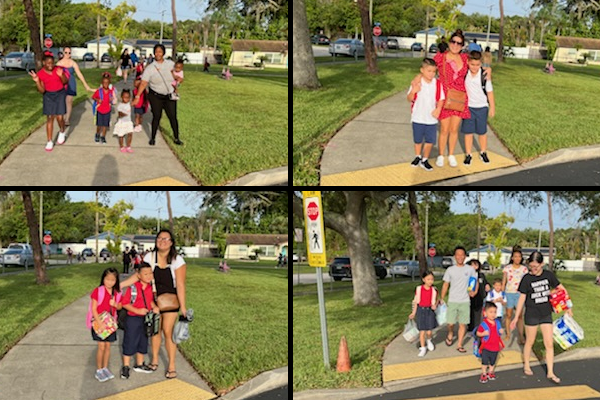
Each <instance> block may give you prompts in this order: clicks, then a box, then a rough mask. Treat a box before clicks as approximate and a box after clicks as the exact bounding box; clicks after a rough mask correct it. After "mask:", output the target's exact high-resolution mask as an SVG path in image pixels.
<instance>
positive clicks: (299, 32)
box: [292, 0, 321, 89]
mask: <svg viewBox="0 0 600 400" xmlns="http://www.w3.org/2000/svg"><path fill="white" fill-rule="evenodd" d="M293 36H294V42H293V43H294V46H293V52H294V56H293V57H292V58H293V61H294V66H293V68H294V74H293V76H294V88H299V89H318V88H320V87H321V83H320V82H319V78H318V77H317V68H316V67H315V59H314V57H313V52H312V45H311V43H310V36H309V32H308V21H307V18H306V5H305V2H304V0H296V1H294V32H293Z"/></svg>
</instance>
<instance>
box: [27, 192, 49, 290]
mask: <svg viewBox="0 0 600 400" xmlns="http://www.w3.org/2000/svg"><path fill="white" fill-rule="evenodd" d="M21 194H22V196H23V207H24V208H25V216H26V217H27V226H28V227H29V236H30V238H31V245H32V247H33V263H34V267H35V282H36V283H37V284H38V285H45V284H47V283H48V282H49V279H48V276H47V275H46V264H45V263H44V255H43V253H42V243H41V242H40V229H39V226H38V222H37V219H36V218H35V212H34V211H33V203H32V202H31V192H30V191H25V192H21Z"/></svg>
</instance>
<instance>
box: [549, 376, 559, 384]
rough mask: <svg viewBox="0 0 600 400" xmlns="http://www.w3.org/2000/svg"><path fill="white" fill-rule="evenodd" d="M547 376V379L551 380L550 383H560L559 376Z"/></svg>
mask: <svg viewBox="0 0 600 400" xmlns="http://www.w3.org/2000/svg"><path fill="white" fill-rule="evenodd" d="M547 378H548V380H549V381H550V382H552V383H554V384H556V385H560V378H559V377H557V376H552V377H550V376H548V377H547Z"/></svg>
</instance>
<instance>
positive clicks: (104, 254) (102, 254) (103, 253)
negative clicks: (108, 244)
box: [98, 249, 111, 260]
mask: <svg viewBox="0 0 600 400" xmlns="http://www.w3.org/2000/svg"><path fill="white" fill-rule="evenodd" d="M98 257H100V258H103V259H105V260H106V259H107V258H110V257H111V254H110V251H108V249H102V250H100V254H99V255H98Z"/></svg>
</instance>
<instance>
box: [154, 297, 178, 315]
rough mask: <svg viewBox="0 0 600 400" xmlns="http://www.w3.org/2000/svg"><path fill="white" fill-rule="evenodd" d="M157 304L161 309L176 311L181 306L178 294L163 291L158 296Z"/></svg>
mask: <svg viewBox="0 0 600 400" xmlns="http://www.w3.org/2000/svg"><path fill="white" fill-rule="evenodd" d="M156 305H157V306H158V308H159V309H160V311H175V310H177V309H178V308H179V300H178V299H177V295H176V294H173V293H163V294H161V295H160V296H158V297H157V298H156Z"/></svg>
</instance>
